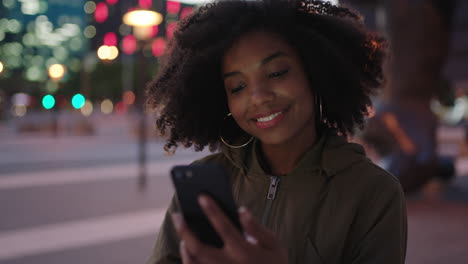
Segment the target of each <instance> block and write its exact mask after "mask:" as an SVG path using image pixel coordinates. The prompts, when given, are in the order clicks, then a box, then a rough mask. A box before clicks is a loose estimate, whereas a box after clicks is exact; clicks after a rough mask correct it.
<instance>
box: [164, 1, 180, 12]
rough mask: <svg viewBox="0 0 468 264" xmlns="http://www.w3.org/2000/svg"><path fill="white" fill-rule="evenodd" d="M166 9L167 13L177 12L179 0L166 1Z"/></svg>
mask: <svg viewBox="0 0 468 264" xmlns="http://www.w3.org/2000/svg"><path fill="white" fill-rule="evenodd" d="M166 10H167V12H168V13H169V14H177V13H179V11H180V2H175V1H167V2H166Z"/></svg>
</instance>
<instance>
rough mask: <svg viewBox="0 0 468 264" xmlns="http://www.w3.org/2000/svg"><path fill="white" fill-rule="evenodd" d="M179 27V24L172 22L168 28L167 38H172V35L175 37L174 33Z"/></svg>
mask: <svg viewBox="0 0 468 264" xmlns="http://www.w3.org/2000/svg"><path fill="white" fill-rule="evenodd" d="M176 27H177V22H176V21H174V22H171V23H169V24H168V25H167V26H166V36H167V38H172V35H174V31H175V29H176Z"/></svg>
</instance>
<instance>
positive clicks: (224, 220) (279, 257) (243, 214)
mask: <svg viewBox="0 0 468 264" xmlns="http://www.w3.org/2000/svg"><path fill="white" fill-rule="evenodd" d="M198 201H199V203H200V206H201V207H202V209H203V211H204V212H205V214H206V215H207V217H208V219H209V220H210V222H211V224H212V225H213V227H214V229H215V230H216V232H217V233H218V234H219V235H220V236H221V239H222V240H223V242H224V247H223V248H220V249H218V248H214V247H211V246H209V245H206V244H204V243H202V242H200V241H199V240H198V239H197V237H196V236H195V234H194V233H193V232H192V231H191V230H190V229H189V228H188V226H187V225H186V224H185V223H184V221H183V219H182V216H181V215H180V214H173V215H172V220H173V222H174V225H175V227H176V230H177V233H178V234H179V236H180V239H181V243H180V254H181V256H182V261H183V263H184V264H220V263H221V264H237V263H238V264H241V263H242V264H249V263H252V264H259V263H271V264H275V263H277V264H287V263H288V259H287V253H286V250H285V249H283V248H282V247H281V246H280V245H279V243H278V242H277V240H276V238H275V236H274V234H273V233H272V232H271V231H270V230H267V229H266V228H264V227H262V226H261V225H260V224H259V223H258V222H257V221H256V220H255V219H254V217H253V216H252V215H251V214H250V213H249V212H248V211H247V209H245V208H244V207H241V208H240V209H239V218H240V222H241V224H242V227H243V229H244V232H245V233H246V237H244V236H243V235H242V234H241V233H240V232H239V230H238V229H236V228H235V227H234V226H233V225H232V224H231V222H230V220H229V218H228V217H227V216H226V215H224V213H223V212H222V211H221V209H220V208H219V207H218V206H217V204H216V203H215V202H214V201H213V200H212V199H211V198H209V197H208V196H200V198H199V200H198Z"/></svg>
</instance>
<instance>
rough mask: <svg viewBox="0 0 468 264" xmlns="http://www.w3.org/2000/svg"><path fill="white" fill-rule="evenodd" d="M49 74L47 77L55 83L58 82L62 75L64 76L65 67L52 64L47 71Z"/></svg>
mask: <svg viewBox="0 0 468 264" xmlns="http://www.w3.org/2000/svg"><path fill="white" fill-rule="evenodd" d="M47 72H48V73H49V77H50V78H51V79H52V80H53V81H55V82H58V81H60V79H62V77H63V75H64V74H65V66H63V65H62V64H52V65H50V66H49V69H48V70H47Z"/></svg>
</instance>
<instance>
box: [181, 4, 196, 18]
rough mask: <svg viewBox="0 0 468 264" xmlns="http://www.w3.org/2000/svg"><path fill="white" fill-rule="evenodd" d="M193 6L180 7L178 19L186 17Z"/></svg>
mask: <svg viewBox="0 0 468 264" xmlns="http://www.w3.org/2000/svg"><path fill="white" fill-rule="evenodd" d="M192 10H193V8H191V7H188V6H187V7H184V8H182V11H181V12H180V19H184V18H186V17H187V16H188V15H190V13H192Z"/></svg>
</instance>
